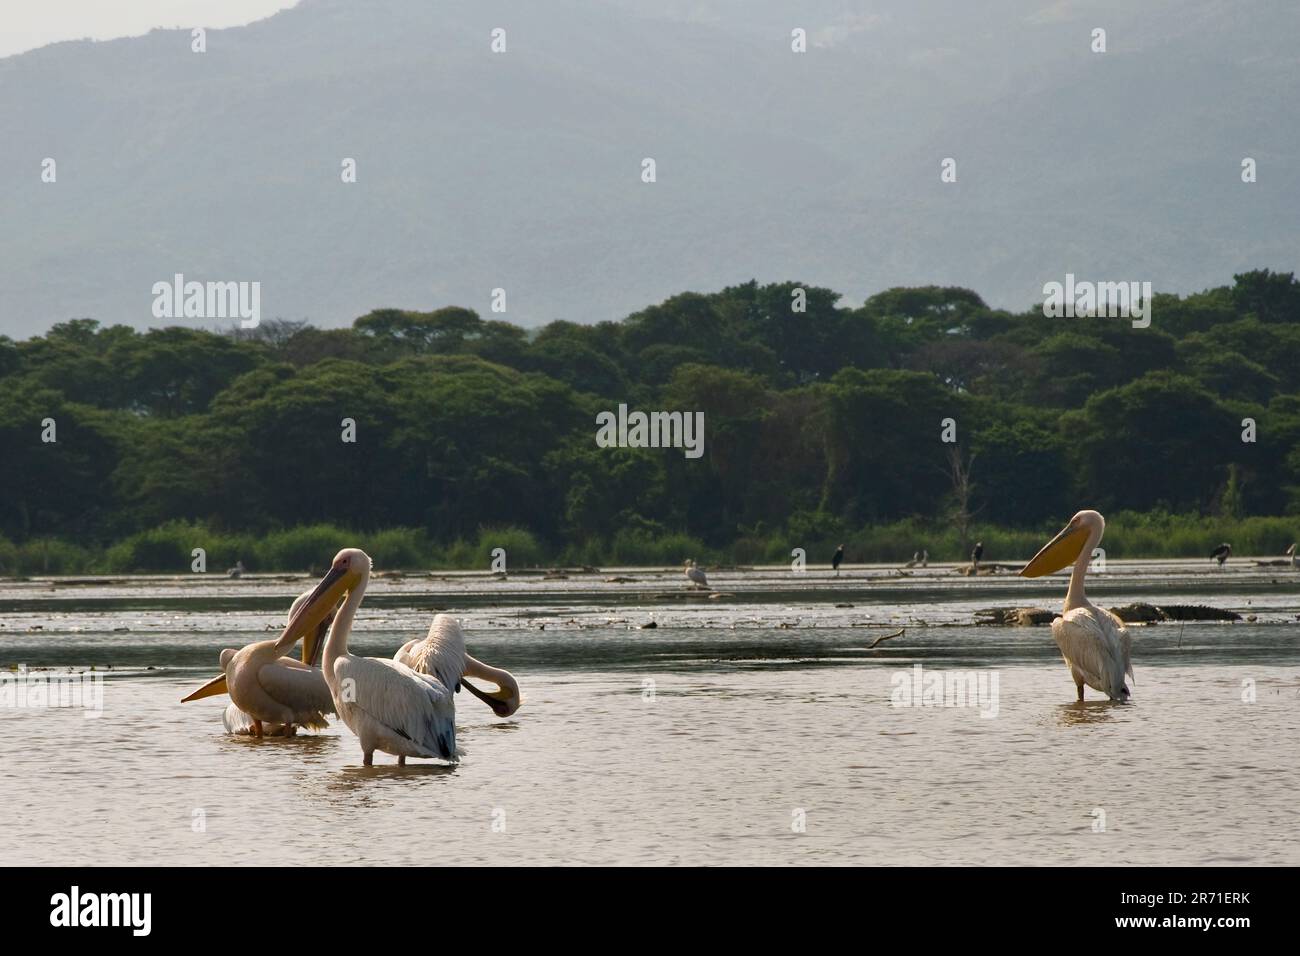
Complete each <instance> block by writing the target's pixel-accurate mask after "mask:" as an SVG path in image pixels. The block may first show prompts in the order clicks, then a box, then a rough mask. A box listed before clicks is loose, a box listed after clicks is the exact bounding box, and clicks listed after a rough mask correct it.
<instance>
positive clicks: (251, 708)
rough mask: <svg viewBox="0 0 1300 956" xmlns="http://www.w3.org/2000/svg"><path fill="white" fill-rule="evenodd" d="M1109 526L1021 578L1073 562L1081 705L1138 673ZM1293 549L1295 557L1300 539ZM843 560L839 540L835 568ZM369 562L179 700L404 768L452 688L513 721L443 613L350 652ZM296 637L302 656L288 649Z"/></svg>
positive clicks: (699, 581)
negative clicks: (1098, 562)
mask: <svg viewBox="0 0 1300 956" xmlns="http://www.w3.org/2000/svg"><path fill="white" fill-rule="evenodd" d="M1105 529H1106V521H1105V519H1104V518H1103V517H1102V516H1101V515H1100V514H1099V513H1097V512H1096V511H1080V512H1079V513H1078V514H1076V515H1075V516H1074V517H1073V518H1071V519H1070V521H1069V523H1068V524H1067V525H1066V526H1065V527H1064V528H1063V529H1062V530H1061V532H1060V533H1059V534H1057V535H1056V536H1055V537H1054V538H1052V540H1051V541H1049V542H1048V543H1047V544H1045V545H1044V546H1043V547H1042V548H1041V549H1040V550H1039V552H1038V553H1037V554H1035V555H1034V556H1033V557H1032V558H1031V559H1030V560H1029V563H1028V564H1026V565H1025V567H1024V568H1022V569H1021V571H1020V574H1021V575H1022V576H1023V577H1028V578H1036V577H1042V576H1043V575H1047V574H1052V573H1054V572H1056V571H1060V570H1062V569H1064V568H1065V567H1067V566H1071V565H1072V569H1071V572H1070V581H1069V585H1068V587H1067V589H1066V593H1065V604H1064V607H1063V608H1062V610H1061V616H1060V617H1058V618H1056V619H1055V620H1053V621H1052V637H1053V639H1054V640H1055V641H1056V645H1057V647H1058V648H1060V651H1061V656H1062V657H1063V658H1064V659H1065V664H1066V666H1067V667H1068V668H1069V670H1070V676H1071V678H1072V679H1073V680H1074V683H1075V686H1076V688H1077V690H1078V699H1079V700H1083V688H1084V687H1085V686H1087V687H1091V688H1093V689H1094V690H1096V691H1099V692H1101V693H1103V694H1105V695H1106V696H1107V697H1109V698H1110V699H1111V700H1115V701H1125V700H1128V699H1129V697H1130V695H1131V691H1130V690H1129V686H1128V683H1127V681H1126V678H1128V679H1132V678H1133V665H1132V663H1131V660H1130V656H1131V651H1132V640H1131V638H1130V636H1129V632H1128V629H1127V628H1126V627H1125V626H1124V624H1123V622H1121V621H1120V619H1119V618H1118V617H1116V616H1115V615H1114V614H1112V613H1111V612H1110V611H1108V610H1106V609H1104V608H1099V607H1097V606H1096V605H1095V604H1093V603H1092V602H1091V601H1089V600H1088V596H1087V594H1086V593H1085V589H1084V578H1085V577H1086V575H1087V573H1088V564H1089V562H1090V560H1091V558H1092V554H1093V551H1094V549H1095V548H1096V547H1097V546H1098V544H1100V543H1101V538H1102V534H1103V533H1104V532H1105ZM1289 554H1290V555H1291V561H1292V562H1293V563H1294V562H1296V560H1297V556H1296V548H1295V546H1294V545H1293V546H1292V548H1291V550H1290V552H1289ZM842 557H843V548H842V546H841V549H840V551H839V552H837V554H836V558H837V560H836V561H835V562H834V563H835V564H836V565H838V564H839V559H842ZM927 557H928V556H927ZM975 560H976V561H978V558H975ZM370 566H371V565H370V558H369V557H368V556H367V555H366V554H365V552H363V551H360V550H358V549H356V548H345V549H343V550H342V551H340V552H339V553H338V554H337V555H336V556H335V558H334V561H333V562H332V563H331V565H330V569H329V571H328V572H327V573H326V574H325V576H324V577H323V578H322V579H321V580H320V582H319V583H318V584H317V585H316V587H315V588H313V589H312V590H311V591H308V592H306V593H304V594H302V595H300V596H299V597H298V599H297V600H296V601H294V602H293V606H292V607H291V608H290V610H289V621H288V624H287V626H286V627H285V629H284V631H283V632H282V633H281V634H280V636H279V637H278V638H276V639H275V640H268V641H258V642H256V643H254V644H249V645H248V646H247V647H244V648H242V649H240V650H234V649H227V650H224V651H222V652H221V674H220V675H218V676H217V677H215V678H214V679H212V680H210V681H208V683H206V684H204V685H203V686H202V687H200V688H199V689H198V690H196V691H195V692H194V693H192V694H190V695H189V696H188V697H186V698H184V701H192V700H199V699H202V698H204V697H210V696H213V695H216V694H227V693H228V694H229V695H230V700H231V703H230V705H229V706H228V707H227V708H226V713H225V718H224V722H225V726H226V729H227V730H228V731H230V732H231V733H247V734H252V735H254V736H258V737H261V736H264V735H268V734H272V735H277V734H283V735H292V734H294V733H295V731H296V729H297V728H298V727H309V728H321V727H324V726H325V725H326V716H327V715H328V714H337V715H338V716H339V718H340V719H341V720H342V721H343V723H345V724H347V726H348V727H349V728H351V730H352V732H353V733H355V734H356V735H357V738H358V739H359V740H360V742H361V751H362V756H363V761H364V763H365V764H367V765H370V764H372V763H373V761H374V752H375V751H376V750H378V751H381V752H383V753H387V754H391V755H393V756H396V757H397V758H398V763H403V764H404V763H405V762H406V758H407V757H426V758H441V759H443V760H452V761H454V760H456V759H457V757H458V755H459V751H458V748H457V746H456V705H455V694H456V693H457V692H458V691H459V690H460V689H461V688H462V687H464V688H465V689H467V690H468V691H469V692H470V693H471V694H473V695H474V696H475V697H477V698H478V699H479V700H481V701H482V702H483V703H484V704H486V705H487V706H488V707H490V708H491V709H492V712H493V713H495V714H496V715H497V716H498V717H509V716H510V715H511V714H513V713H514V712H515V711H516V710H518V709H519V705H520V703H521V702H522V698H521V696H520V693H519V683H518V682H517V681H516V680H515V678H514V677H513V676H512V675H511V674H510V673H509V672H507V671H504V670H501V669H499V668H496V667H490V666H488V665H487V664H484V663H482V662H481V661H479V660H476V659H475V658H473V657H471V656H470V654H469V653H468V652H467V651H466V650H465V634H464V632H463V631H462V630H461V627H460V625H459V624H458V623H457V622H456V620H455V619H454V618H452V617H450V616H448V615H446V614H438V615H437V616H435V617H434V619H433V624H432V625H431V626H430V628H429V633H428V635H427V636H426V637H424V638H423V639H421V640H412V641H408V642H406V643H405V644H403V645H402V646H401V647H400V648H398V650H397V653H396V654H394V655H393V657H392V659H391V660H390V659H387V658H382V657H358V656H357V655H355V654H350V653H348V635H349V634H350V633H351V630H352V622H353V620H354V619H355V617H356V613H357V609H358V608H359V607H360V605H361V599H362V597H363V596H364V594H365V590H366V584H367V583H368V582H369V580H370ZM836 570H838V567H837V568H836ZM685 576H686V578H687V580H688V581H690V583H691V584H692V585H693V586H695V587H707V586H708V578H707V577H706V576H705V573H704V571H703V570H702V569H700V568H698V567H696V566H695V562H694V561H688V562H687V563H686V568H685ZM299 640H301V641H302V642H303V643H302V653H301V656H300V658H298V659H295V658H293V657H289V656H287V654H288V653H289V652H290V651H291V649H292V648H293V646H294V645H295V644H296V643H297V642H298V641H299ZM467 678H473V679H475V680H483V681H488V682H490V683H492V684H494V685H495V689H494V690H483V689H481V688H479V687H477V686H475V685H474V684H471V683H470V682H469V680H467Z"/></svg>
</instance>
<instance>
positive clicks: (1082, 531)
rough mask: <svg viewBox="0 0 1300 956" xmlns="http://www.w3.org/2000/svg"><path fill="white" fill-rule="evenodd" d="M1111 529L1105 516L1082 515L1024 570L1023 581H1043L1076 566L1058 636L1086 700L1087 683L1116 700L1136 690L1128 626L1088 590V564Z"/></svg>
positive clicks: (1054, 624)
mask: <svg viewBox="0 0 1300 956" xmlns="http://www.w3.org/2000/svg"><path fill="white" fill-rule="evenodd" d="M1105 530H1106V520H1105V519H1104V518H1103V517H1102V516H1101V515H1099V514H1098V513H1097V512H1095V511H1080V512H1079V513H1078V514H1076V515H1075V516H1074V517H1073V518H1071V519H1070V523H1069V524H1067V525H1066V526H1065V528H1064V529H1062V531H1061V533H1060V534H1058V535H1057V536H1056V537H1055V538H1053V539H1052V540H1051V541H1049V542H1047V544H1045V545H1044V546H1043V548H1042V550H1041V551H1039V552H1038V553H1037V554H1036V555H1034V556H1033V558H1031V559H1030V561H1029V563H1028V564H1026V565H1025V566H1024V568H1023V569H1021V571H1020V574H1021V576H1022V577H1026V578H1038V577H1042V576H1043V575H1045V574H1051V573H1053V572H1054V571H1059V570H1061V569H1062V568H1064V567H1065V566H1066V565H1067V564H1070V563H1071V562H1073V563H1074V570H1073V571H1071V572H1070V587H1069V589H1068V590H1067V591H1066V592H1065V607H1064V608H1063V610H1062V613H1061V616H1060V617H1058V618H1056V619H1055V620H1054V621H1052V637H1054V638H1055V639H1056V646H1057V647H1059V648H1060V649H1061V656H1062V657H1064V658H1065V663H1066V664H1067V665H1069V667H1070V675H1071V676H1072V677H1073V678H1074V683H1075V685H1076V686H1077V687H1078V689H1079V700H1083V685H1084V684H1087V685H1088V686H1089V687H1091V688H1092V689H1093V690H1098V691H1101V692H1102V693H1103V694H1105V695H1106V696H1107V697H1109V698H1110V699H1111V700H1120V701H1123V700H1128V698H1129V695H1130V692H1129V689H1128V685H1127V684H1125V683H1124V677H1125V675H1127V676H1129V677H1132V676H1133V665H1132V664H1131V663H1130V661H1129V655H1130V651H1131V648H1132V640H1131V639H1130V638H1129V633H1128V630H1127V628H1125V627H1124V624H1123V623H1122V622H1121V621H1120V619H1119V618H1117V617H1116V616H1115V615H1114V614H1111V613H1110V612H1109V611H1107V610H1105V609H1104V608H1099V607H1097V606H1096V605H1095V604H1093V603H1092V602H1091V601H1089V600H1088V597H1087V595H1086V594H1084V590H1083V579H1084V575H1086V574H1087V573H1088V561H1089V560H1090V559H1091V558H1092V551H1093V549H1094V548H1095V547H1097V545H1098V544H1099V543H1100V541H1101V536H1102V534H1103V533H1104V532H1105Z"/></svg>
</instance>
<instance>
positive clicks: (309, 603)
mask: <svg viewBox="0 0 1300 956" xmlns="http://www.w3.org/2000/svg"><path fill="white" fill-rule="evenodd" d="M369 577H370V556H369V555H368V554H366V553H365V552H364V551H362V550H361V549H360V548H344V549H343V550H342V551H340V552H339V553H338V554H336V555H334V560H333V561H331V562H330V569H329V570H328V571H326V572H325V576H324V577H323V578H321V579H320V581H319V582H318V583H317V585H316V587H314V588H313V589H312V590H311V592H310V593H309V594H308V595H307V596H306V597H305V598H299V599H298V602H301V603H298V602H295V607H296V610H294V611H292V612H291V613H290V615H289V624H288V626H287V627H285V629H284V632H283V633H282V634H281V635H280V640H279V641H278V643H279V644H281V645H283V646H284V647H293V645H294V642H296V641H297V640H298V638H300V637H301V638H304V642H303V660H309V659H310V658H309V657H308V641H307V637H308V635H311V636H312V638H313V639H314V638H315V636H316V635H317V634H318V633H319V628H320V626H321V625H322V624H323V623H325V622H326V621H327V619H328V620H332V619H333V617H334V614H335V609H336V608H337V607H338V605H339V603H340V602H341V601H342V600H343V598H344V597H345V596H346V595H347V594H348V592H350V591H351V590H352V589H353V588H355V587H356V586H357V585H358V584H360V583H361V582H362V581H365V580H367V579H368V578H369ZM326 629H328V625H326ZM312 644H313V646H312V647H311V651H313V652H314V651H315V646H314V640H313V642H312Z"/></svg>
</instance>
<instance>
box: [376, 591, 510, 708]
mask: <svg viewBox="0 0 1300 956" xmlns="http://www.w3.org/2000/svg"><path fill="white" fill-rule="evenodd" d="M393 660H395V661H397V662H398V663H401V664H405V665H406V666H407V667H409V668H411V670H413V671H416V672H418V673H421V674H430V675H432V676H434V677H437V678H438V679H439V680H441V681H442V682H443V683H444V684H447V683H448V682H449V681H450V684H451V685H452V686H454V685H455V684H456V683H457V680H456V679H453V678H452V675H453V674H457V673H459V674H460V675H461V676H462V677H474V678H477V679H479V680H488V681H491V682H492V683H494V684H496V685H497V689H496V691H492V692H485V691H482V690H479V689H478V688H477V687H475V686H474V685H473V684H471V683H469V681H466V680H460V681H459V683H460V685H461V686H463V687H464V688H465V689H466V690H468V691H469V692H470V693H471V694H473V695H474V696H475V697H477V698H478V699H479V700H481V701H483V703H485V704H487V705H488V706H489V707H491V708H492V712H493V713H494V714H496V715H497V716H498V717H509V716H510V715H511V714H513V713H514V712H515V711H517V710H518V709H519V705H520V704H521V703H523V698H522V697H521V696H520V694H519V682H518V681H517V680H515V678H514V675H513V674H511V673H510V672H509V671H503V670H501V669H499V668H496V667H490V666H488V665H487V664H484V663H483V662H482V661H479V660H476V659H475V658H473V657H470V656H469V654H467V653H466V652H465V632H464V631H462V630H461V628H460V623H459V622H458V621H457V620H456V619H455V618H454V617H452V616H451V615H450V614H435V615H434V617H433V623H432V624H430V625H429V633H428V635H426V636H425V637H424V638H423V639H422V640H414V641H407V642H406V643H405V644H403V645H402V646H401V647H399V648H398V649H397V653H396V654H394V655H393Z"/></svg>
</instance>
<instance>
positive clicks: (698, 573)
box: [685, 558, 709, 588]
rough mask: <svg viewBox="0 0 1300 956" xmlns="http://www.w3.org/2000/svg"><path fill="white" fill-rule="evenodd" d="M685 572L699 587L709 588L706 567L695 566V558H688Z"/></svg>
mask: <svg viewBox="0 0 1300 956" xmlns="http://www.w3.org/2000/svg"><path fill="white" fill-rule="evenodd" d="M685 574H686V577H687V579H688V580H689V581H690V582H691V583H692V584H694V585H695V586H696V587H697V588H707V587H708V586H709V579H708V577H707V576H706V575H705V574H704V569H703V568H697V567H696V566H695V559H694V558H689V559H688V560H687V562H686V571H685Z"/></svg>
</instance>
